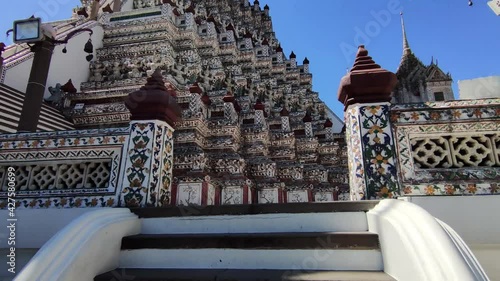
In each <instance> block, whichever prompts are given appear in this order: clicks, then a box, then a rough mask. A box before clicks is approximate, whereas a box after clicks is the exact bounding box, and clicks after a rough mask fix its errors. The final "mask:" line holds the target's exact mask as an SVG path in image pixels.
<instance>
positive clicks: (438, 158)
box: [391, 99, 500, 195]
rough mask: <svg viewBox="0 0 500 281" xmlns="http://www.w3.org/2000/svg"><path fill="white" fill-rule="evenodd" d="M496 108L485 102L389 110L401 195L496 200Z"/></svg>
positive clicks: (499, 113)
mask: <svg viewBox="0 0 500 281" xmlns="http://www.w3.org/2000/svg"><path fill="white" fill-rule="evenodd" d="M499 104H500V100H499V99H486V100H471V101H450V102H434V103H426V104H414V105H398V106H393V107H392V109H391V110H392V112H391V119H392V121H393V123H394V131H395V137H396V146H397V151H398V157H399V169H398V170H399V175H400V178H401V181H402V185H403V189H402V194H403V195H476V194H482V195H485V194H497V193H498V186H499V180H500V169H499V168H498V160H499V159H498V155H499V153H498V152H499V151H500V147H498V143H499V142H498V138H499V137H498V132H500V122H499V119H500V106H499ZM424 105H426V106H424ZM429 159H430V160H431V161H429Z"/></svg>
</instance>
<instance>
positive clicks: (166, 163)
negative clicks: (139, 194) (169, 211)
mask: <svg viewBox="0 0 500 281" xmlns="http://www.w3.org/2000/svg"><path fill="white" fill-rule="evenodd" d="M165 130H166V132H165V134H164V140H163V155H162V161H163V169H162V174H161V186H160V189H159V191H160V194H159V195H160V196H159V201H158V204H157V205H158V206H160V207H162V206H167V205H169V204H170V197H171V195H170V192H171V188H172V169H173V166H174V163H173V157H174V130H173V129H172V128H171V127H170V126H167V127H166V128H165Z"/></svg>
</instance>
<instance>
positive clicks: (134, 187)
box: [121, 121, 173, 207]
mask: <svg viewBox="0 0 500 281" xmlns="http://www.w3.org/2000/svg"><path fill="white" fill-rule="evenodd" d="M130 132H131V133H130V139H129V144H128V155H127V157H128V159H127V162H126V164H125V179H124V183H123V185H124V188H123V190H122V194H121V203H122V204H123V205H124V206H126V207H145V206H163V205H165V204H168V203H169V201H170V198H169V194H170V182H171V180H170V178H171V171H172V164H171V162H172V159H173V153H172V151H173V141H172V135H173V134H172V133H173V129H172V128H171V127H170V126H169V125H168V124H167V123H165V122H161V121H148V122H144V121H137V122H132V123H131V124H130ZM164 163H166V164H165V165H164ZM166 183H168V185H167V186H166V187H165V184H166Z"/></svg>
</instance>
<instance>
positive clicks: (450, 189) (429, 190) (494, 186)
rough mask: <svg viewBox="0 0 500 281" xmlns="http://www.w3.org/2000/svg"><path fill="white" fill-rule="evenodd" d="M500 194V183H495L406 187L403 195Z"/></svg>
mask: <svg viewBox="0 0 500 281" xmlns="http://www.w3.org/2000/svg"><path fill="white" fill-rule="evenodd" d="M492 194H500V182H494V183H480V184H476V183H468V184H456V183H440V184H417V185H405V186H404V187H403V192H402V195H404V196H412V195H429V196H431V195H449V196H451V195H492Z"/></svg>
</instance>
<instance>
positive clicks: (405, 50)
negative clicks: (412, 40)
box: [400, 12, 411, 56]
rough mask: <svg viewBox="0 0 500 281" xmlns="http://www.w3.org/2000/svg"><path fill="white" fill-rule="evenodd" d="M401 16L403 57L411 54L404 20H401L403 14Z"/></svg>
mask: <svg viewBox="0 0 500 281" xmlns="http://www.w3.org/2000/svg"><path fill="white" fill-rule="evenodd" d="M400 15H401V28H402V30H403V56H407V55H409V54H411V49H410V44H408V38H407V37H406V29H405V20H404V18H403V12H401V13H400Z"/></svg>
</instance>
